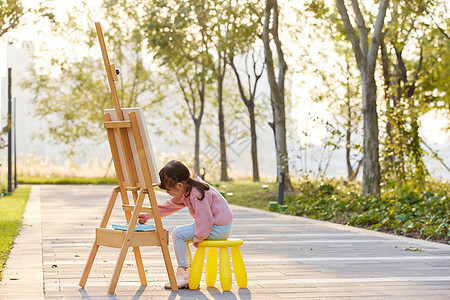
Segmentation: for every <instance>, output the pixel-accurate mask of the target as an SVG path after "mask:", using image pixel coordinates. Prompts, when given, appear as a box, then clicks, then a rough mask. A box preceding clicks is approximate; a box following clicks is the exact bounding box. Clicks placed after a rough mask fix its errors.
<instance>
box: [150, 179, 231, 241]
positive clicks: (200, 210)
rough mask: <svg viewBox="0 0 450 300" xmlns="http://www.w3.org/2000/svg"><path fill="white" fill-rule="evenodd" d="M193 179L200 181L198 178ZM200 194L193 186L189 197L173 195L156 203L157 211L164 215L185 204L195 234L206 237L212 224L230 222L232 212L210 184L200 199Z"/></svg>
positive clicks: (181, 207) (177, 209)
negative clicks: (191, 218) (192, 220)
mask: <svg viewBox="0 0 450 300" xmlns="http://www.w3.org/2000/svg"><path fill="white" fill-rule="evenodd" d="M195 180H197V181H202V180H201V179H200V178H197V179H195ZM201 196H202V194H201V193H200V191H199V190H197V189H196V188H195V187H193V188H192V190H191V194H190V195H189V197H187V198H186V197H184V196H182V197H178V198H175V197H174V198H172V199H170V200H167V201H166V202H165V203H163V204H160V205H158V208H159V213H160V214H161V217H165V216H169V215H171V214H173V213H174V212H177V211H179V210H181V209H183V208H184V207H186V206H187V207H188V208H189V213H190V214H191V216H192V217H193V218H194V219H195V236H196V237H198V238H200V239H206V238H207V237H208V236H209V234H210V233H211V230H212V226H213V225H214V224H215V225H228V224H231V222H233V213H232V212H231V209H230V207H229V206H228V202H227V200H225V198H224V197H223V196H222V195H221V194H220V193H219V192H218V191H217V190H216V189H215V188H213V187H212V186H209V190H207V191H205V198H204V199H203V200H201V201H200V200H198V198H201Z"/></svg>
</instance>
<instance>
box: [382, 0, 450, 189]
mask: <svg viewBox="0 0 450 300" xmlns="http://www.w3.org/2000/svg"><path fill="white" fill-rule="evenodd" d="M441 5H442V3H440V2H439V1H435V0H429V1H404V2H400V1H397V2H395V3H394V4H393V6H392V9H391V18H390V21H389V22H388V24H387V25H386V29H385V32H384V34H383V36H382V40H381V45H380V47H381V54H382V58H383V59H382V67H383V77H384V82H385V101H386V139H385V151H384V153H385V155H384V156H385V158H386V159H385V166H384V170H383V172H384V176H383V178H385V180H386V181H387V182H386V183H388V184H389V183H392V184H395V185H396V186H397V185H398V184H404V183H406V181H410V180H414V181H416V182H417V183H418V184H420V185H421V184H422V183H423V182H424V181H425V179H426V177H427V176H428V175H429V173H428V170H427V168H426V166H425V163H424V161H423V157H424V156H425V155H426V154H427V153H426V151H425V150H424V148H428V145H426V144H424V141H423V139H422V138H421V137H420V136H419V131H420V123H419V117H420V116H421V115H423V114H424V113H425V112H427V111H429V109H430V107H432V106H436V107H437V108H438V109H440V110H443V108H445V106H446V105H445V101H442V100H443V99H445V92H444V93H442V94H441V96H438V97H435V98H434V99H433V98H430V97H429V95H430V94H432V92H431V91H429V90H428V91H425V90H424V89H422V88H423V87H425V86H426V85H424V84H423V83H424V82H430V81H433V86H434V88H438V87H439V89H441V90H444V91H445V89H446V88H447V89H448V83H446V82H444V81H445V80H444V81H441V82H440V84H436V81H434V80H430V79H431V78H433V79H436V80H439V78H440V77H441V76H444V77H445V72H446V71H445V68H441V66H442V64H445V62H443V60H442V58H444V61H445V54H444V53H445V52H446V51H445V50H444V49H446V44H447V45H448V44H449V40H448V39H447V43H445V42H444V43H442V41H445V33H444V34H443V32H442V30H444V28H445V22H442V21H441V22H439V21H438V22H439V23H440V24H442V25H443V26H444V28H441V27H439V25H438V24H437V23H436V17H437V16H436V15H434V14H431V13H430V12H431V11H434V10H435V8H436V7H438V6H441ZM431 20H434V22H432V21H431ZM433 23H434V24H433ZM433 33H437V34H438V35H437V36H436V35H435V34H433ZM443 38H444V39H443ZM429 44H433V47H429V46H427V45H429ZM405 52H406V53H408V55H407V56H406V58H405V55H404V53H405ZM447 52H448V51H447ZM431 56H432V57H431ZM447 64H448V62H447ZM442 73H444V74H442ZM435 74H439V76H437V77H435ZM446 85H447V87H446ZM435 94H436V95H439V93H435ZM447 100H448V97H447ZM438 103H442V104H441V105H437V104H438ZM430 104H433V105H430ZM448 111H449V110H447V113H448ZM422 145H423V146H424V147H423V146H422Z"/></svg>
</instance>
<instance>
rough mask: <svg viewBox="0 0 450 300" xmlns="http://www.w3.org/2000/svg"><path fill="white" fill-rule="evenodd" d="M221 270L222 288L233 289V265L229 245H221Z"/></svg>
mask: <svg viewBox="0 0 450 300" xmlns="http://www.w3.org/2000/svg"><path fill="white" fill-rule="evenodd" d="M219 272H220V286H221V287H222V290H224V291H229V290H231V281H232V280H231V266H230V256H229V254H228V248H227V247H220V257H219Z"/></svg>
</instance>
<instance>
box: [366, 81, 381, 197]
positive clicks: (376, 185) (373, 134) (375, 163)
mask: <svg viewBox="0 0 450 300" xmlns="http://www.w3.org/2000/svg"><path fill="white" fill-rule="evenodd" d="M362 81H363V85H362V96H363V113H364V146H363V195H364V196H365V195H369V194H370V195H374V196H379V195H380V162H379V157H378V153H379V149H378V114H377V86H376V83H375V78H374V74H373V73H371V74H362Z"/></svg>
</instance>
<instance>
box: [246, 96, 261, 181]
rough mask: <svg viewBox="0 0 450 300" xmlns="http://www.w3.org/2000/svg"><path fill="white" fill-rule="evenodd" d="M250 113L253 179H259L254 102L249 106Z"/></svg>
mask: <svg viewBox="0 0 450 300" xmlns="http://www.w3.org/2000/svg"><path fill="white" fill-rule="evenodd" d="M248 114H249V117H250V136H251V139H252V149H251V153H252V169H253V181H259V168H258V151H257V146H256V143H257V136H256V122H255V104H254V103H253V102H252V103H251V104H250V105H249V106H248Z"/></svg>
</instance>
